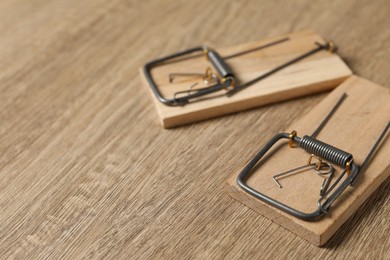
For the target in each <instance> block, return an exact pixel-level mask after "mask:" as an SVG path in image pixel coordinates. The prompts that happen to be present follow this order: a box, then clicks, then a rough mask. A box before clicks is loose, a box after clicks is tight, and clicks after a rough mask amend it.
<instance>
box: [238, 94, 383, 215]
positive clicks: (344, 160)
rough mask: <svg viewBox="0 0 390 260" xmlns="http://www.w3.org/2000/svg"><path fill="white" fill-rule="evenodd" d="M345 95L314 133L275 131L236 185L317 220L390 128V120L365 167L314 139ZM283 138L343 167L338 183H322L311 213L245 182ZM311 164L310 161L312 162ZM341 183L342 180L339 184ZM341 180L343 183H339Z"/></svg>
mask: <svg viewBox="0 0 390 260" xmlns="http://www.w3.org/2000/svg"><path fill="white" fill-rule="evenodd" d="M345 98H346V94H344V95H342V96H341V98H340V99H339V100H338V102H337V103H336V104H335V106H334V107H333V108H332V110H331V111H330V112H329V113H328V115H327V116H326V117H325V118H324V119H323V121H322V122H321V124H320V125H319V127H318V128H317V129H316V130H315V131H314V133H313V134H312V136H311V137H310V136H307V135H305V136H304V137H302V138H300V137H298V136H297V133H296V132H295V131H293V132H292V133H290V134H289V133H279V134H276V135H275V136H274V137H273V138H271V140H270V141H268V143H266V144H265V146H264V147H263V148H262V149H260V151H259V152H258V153H257V154H256V155H255V156H254V157H253V158H252V160H251V161H250V162H249V163H248V164H247V165H246V166H245V167H244V169H243V170H242V171H241V173H240V174H239V175H238V177H237V184H238V186H239V187H241V188H242V189H243V190H244V191H246V192H247V193H248V194H250V195H252V196H254V197H256V198H258V199H260V200H262V201H264V202H266V203H267V204H269V205H271V206H274V207H276V208H278V209H280V210H282V211H284V212H286V213H288V214H290V215H292V216H295V217H297V218H300V219H303V220H307V221H311V220H316V219H318V218H319V217H321V216H323V215H324V214H326V213H327V212H328V211H329V208H330V206H331V205H332V203H333V202H334V201H335V200H336V199H337V198H338V197H339V196H340V195H341V194H342V193H343V192H344V190H345V189H346V188H347V187H348V186H350V185H351V184H352V183H353V182H354V181H355V180H356V178H357V177H358V176H359V175H360V174H361V173H362V172H363V171H364V170H365V169H366V168H367V166H368V163H369V161H370V159H371V158H372V156H373V155H374V153H375V151H377V149H378V147H379V144H380V143H381V142H382V141H383V139H384V138H385V136H386V134H387V132H388V131H389V128H390V122H389V123H388V124H387V126H386V127H385V128H384V130H383V131H382V133H381V134H380V136H379V137H378V139H377V141H376V142H375V144H374V146H373V147H372V148H371V149H370V151H369V153H368V155H367V157H366V159H365V160H364V162H363V164H362V166H361V167H360V168H359V166H358V165H357V164H356V163H355V162H354V161H353V156H352V154H350V153H347V152H345V151H343V150H340V149H338V148H336V147H334V146H331V145H329V144H326V143H324V142H321V141H319V140H317V139H315V138H314V136H316V135H318V133H319V132H320V131H321V129H322V128H323V127H324V126H325V124H326V123H327V122H328V121H329V119H330V117H331V116H332V115H333V114H334V113H335V112H336V110H337V109H338V108H339V106H340V105H341V103H342V102H343V101H344V100H345ZM280 139H287V140H288V144H289V147H294V144H298V145H299V147H300V148H302V149H304V150H306V151H307V152H308V153H310V154H314V155H316V156H318V157H320V158H322V159H325V160H327V161H329V162H330V163H334V164H337V165H339V166H341V167H343V168H344V170H343V171H342V173H341V174H340V175H339V177H338V178H337V179H336V180H335V182H334V183H333V184H332V185H331V187H330V188H328V189H326V188H327V187H325V186H329V182H328V183H327V184H325V183H323V187H322V188H321V194H320V195H321V197H320V199H319V200H318V202H317V210H316V211H314V212H311V213H304V212H301V211H299V210H297V209H294V208H292V207H290V206H288V205H285V204H283V203H281V202H280V201H277V200H275V199H273V198H270V197H268V196H266V195H265V194H263V193H261V192H259V191H257V190H255V189H253V188H251V187H249V186H248V185H247V184H246V178H247V177H248V176H249V174H250V173H251V172H252V169H253V168H254V166H255V165H256V164H257V163H258V162H259V160H260V159H261V158H262V157H263V156H264V155H265V154H266V153H267V152H268V151H269V150H270V149H271V148H272V147H273V145H274V144H275V143H276V142H278V141H279V140H280ZM309 164H310V162H309ZM345 175H347V177H346V178H345V179H344V181H342V182H341V180H342V179H343V177H344V176H345ZM340 182H341V183H340ZM339 183H340V184H339Z"/></svg>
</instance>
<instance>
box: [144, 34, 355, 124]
mask: <svg viewBox="0 0 390 260" xmlns="http://www.w3.org/2000/svg"><path fill="white" fill-rule="evenodd" d="M284 38H288V39H289V40H288V41H285V42H282V43H279V44H277V45H274V46H272V47H268V48H265V49H262V50H259V51H256V52H252V53H249V54H246V55H243V56H239V57H236V58H232V59H229V60H227V63H228V65H229V66H230V67H231V68H232V70H233V71H234V72H235V73H236V77H237V79H238V82H247V81H249V80H251V79H253V78H256V77H257V76H259V75H262V74H264V73H266V72H267V71H269V70H270V69H272V68H274V67H276V66H278V65H280V64H283V63H285V62H287V61H289V60H291V59H293V58H295V57H298V56H299V55H301V54H303V53H305V52H307V51H309V50H312V49H313V48H315V47H316V45H315V42H322V43H323V42H324V40H323V39H322V38H321V36H320V35H318V34H317V33H314V32H313V31H304V32H298V33H292V34H288V35H285V36H279V37H272V38H269V39H266V40H262V41H257V42H252V43H247V44H241V45H238V46H235V47H229V48H221V49H218V52H219V53H220V54H221V56H222V57H224V56H228V55H231V54H233V53H238V52H242V51H244V50H250V49H253V48H255V47H257V46H263V45H266V44H269V43H272V42H275V41H277V40H280V39H284ZM208 66H211V65H210V64H208V62H207V61H206V60H205V59H204V57H199V58H194V59H188V60H184V61H180V62H175V63H170V64H167V65H164V66H160V67H156V68H154V69H152V76H153V78H154V79H155V81H156V84H157V86H159V89H160V90H161V92H162V94H163V96H165V97H169V98H171V97H173V95H174V93H175V92H176V91H181V90H186V89H188V88H189V86H191V85H193V84H194V83H196V82H197V81H198V79H190V80H188V79H186V80H179V81H178V82H174V83H170V82H169V80H168V78H169V77H168V76H169V74H170V73H173V72H175V73H177V72H179V73H182V72H198V73H203V72H204V71H205V68H206V67H208ZM140 74H141V78H142V80H143V84H144V86H145V87H147V88H148V89H149V90H151V89H150V87H149V85H148V83H147V82H146V79H145V76H144V74H143V71H142V69H141V70H140ZM350 75H351V70H350V69H349V68H348V67H347V66H346V65H345V63H344V62H343V61H342V60H341V59H340V57H339V56H338V55H337V54H331V53H329V52H327V51H322V52H319V53H316V54H315V55H313V56H310V57H308V58H305V59H304V60H302V61H300V62H298V63H296V64H293V65H292V66H289V67H287V68H285V69H283V70H281V71H279V72H278V73H276V74H274V75H272V76H271V77H269V78H266V79H264V80H262V81H260V82H258V83H256V84H254V85H252V86H250V87H249V88H247V89H245V90H243V91H240V92H239V93H237V94H235V95H233V96H232V97H226V96H223V95H222V96H221V94H223V92H221V93H218V94H217V95H219V96H218V97H215V98H212V99H207V100H201V101H200V102H194V103H191V104H187V105H185V106H182V107H177V106H175V107H172V106H166V105H164V104H162V103H161V102H159V101H158V99H157V98H156V97H155V95H154V94H153V92H152V91H150V92H151V95H152V99H153V101H154V103H155V105H156V108H157V111H158V115H159V118H160V120H161V124H162V125H163V127H165V128H170V127H174V126H178V125H182V124H187V123H191V122H196V121H199V120H203V119H207V118H212V117H217V116H221V115H224V114H228V113H233V112H237V111H241V110H245V109H249V108H253V107H257V106H261V105H266V104H270V103H275V102H279V101H282V100H287V99H292V98H296V97H300V96H305V95H309V94H313V93H317V92H321V91H325V90H330V89H332V88H334V87H335V86H337V85H339V84H340V83H341V82H343V81H344V80H345V79H346V78H347V77H348V76H350Z"/></svg>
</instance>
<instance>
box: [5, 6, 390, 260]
mask: <svg viewBox="0 0 390 260" xmlns="http://www.w3.org/2000/svg"><path fill="white" fill-rule="evenodd" d="M274 2H275V1H261V2H260V1H259V2H256V1H240V2H239V1H237V2H232V1H180V2H179V1H173V0H172V1H124V0H112V1H106V0H96V1H91V0H88V1H76V0H55V1H45V0H28V1H27V0H14V1H12V0H3V1H1V2H0V90H1V92H0V93H1V94H0V95H1V96H0V169H1V170H0V176H1V179H0V205H1V210H0V256H1V258H3V259H12V258H20V259H26V258H28V259H37V258H52V259H59V258H68V259H74V258H82V257H84V258H105V259H106V258H112V259H117V258H122V259H128V258H132V259H145V258H151V259H155V258H156V257H161V258H167V259H171V258H177V259H186V258H201V259H205V258H210V259H214V258H237V259H238V258H240V259H242V258H254V259H263V258H275V257H277V258H300V259H302V258H323V257H326V258H334V257H338V258H344V259H353V258H371V259H381V258H387V259H389V258H390V238H389V234H390V224H389V223H390V205H389V204H390V196H389V194H390V182H389V180H387V181H386V182H385V183H384V184H383V185H382V186H381V187H380V188H379V190H378V191H377V192H375V194H374V195H373V196H372V197H371V198H370V199H369V200H368V201H367V202H366V203H365V204H364V206H362V207H361V210H360V211H359V212H358V213H357V214H355V215H354V216H353V217H352V218H351V219H350V220H349V221H347V223H346V224H345V225H344V226H343V227H342V228H341V229H340V230H339V232H338V233H337V234H336V235H335V236H334V237H333V239H332V240H331V241H330V243H328V244H327V245H326V246H325V247H323V248H317V247H315V246H313V245H311V244H309V243H308V242H306V241H304V240H302V239H300V238H298V237H297V236H295V235H294V234H292V233H290V232H288V231H286V230H285V229H283V228H281V227H280V226H278V225H277V224H274V223H273V222H272V221H270V220H268V219H266V218H264V217H262V216H261V215H259V214H257V213H256V212H254V211H252V210H250V209H248V208H247V207H245V206H243V205H242V204H240V203H238V202H236V201H234V200H233V199H231V198H230V197H229V196H228V195H227V193H226V192H225V187H224V184H223V182H224V181H225V179H226V178H227V177H228V176H229V175H230V174H231V173H232V172H238V171H239V170H240V169H241V168H242V167H243V165H244V164H245V163H246V162H247V161H248V159H249V158H250V156H251V155H253V154H254V153H255V152H256V151H257V150H258V148H259V146H260V145H261V144H262V143H263V142H264V141H265V140H267V138H269V137H270V136H272V135H273V134H274V133H275V132H277V131H279V130H281V129H283V128H284V127H286V126H288V125H289V124H290V123H291V122H293V121H294V120H296V119H297V118H299V117H300V116H301V115H302V114H304V113H306V112H308V111H310V109H311V108H312V107H313V106H314V105H315V104H316V103H317V102H318V101H320V100H321V99H322V98H324V97H325V94H321V95H316V96H312V97H307V98H302V99H296V100H293V101H289V102H284V103H280V104H276V105H273V106H267V107H263V108H258V109H253V110H250V111H246V112H242V113H238V114H234V115H229V116H224V117H221V118H218V119H213V120H209V121H204V122H201V123H197V124H193V125H188V126H184V127H180V128H176V129H172V130H163V129H162V128H161V126H160V124H159V122H158V119H157V115H156V112H155V108H154V106H153V103H152V101H151V99H150V97H149V93H147V92H146V91H145V89H144V88H143V87H142V86H141V82H140V78H139V76H138V68H139V67H140V66H141V65H142V64H143V63H144V62H146V61H147V60H150V59H152V58H154V57H157V56H161V55H163V54H168V53H171V52H174V51H177V50H182V49H185V48H188V47H192V46H196V45H199V44H201V43H205V44H209V45H210V46H218V47H223V46H231V45H235V44H239V43H243V42H247V41H254V40H258V39H261V38H264V37H267V36H276V35H279V34H285V33H288V32H290V31H300V30H304V29H308V28H311V29H314V30H316V31H318V32H319V33H320V34H322V35H323V36H324V37H328V38H331V39H333V40H334V41H335V42H336V43H337V44H338V45H339V46H340V51H339V53H340V55H341V56H342V57H343V58H344V59H345V60H346V62H347V63H348V64H349V65H350V67H351V68H352V70H354V72H355V73H356V74H358V75H360V76H363V77H365V78H368V79H370V80H372V81H374V82H376V83H378V84H381V85H385V86H388V87H389V82H390V74H389V70H390V63H389V61H390V44H389V42H390V30H389V29H388V28H389V25H390V16H389V15H388V11H389V9H390V4H389V3H390V2H388V1H386V0H383V1H375V2H372V3H368V2H366V1H333V2H329V1H317V3H314V1H285V2H278V3H276V2H275V3H274Z"/></svg>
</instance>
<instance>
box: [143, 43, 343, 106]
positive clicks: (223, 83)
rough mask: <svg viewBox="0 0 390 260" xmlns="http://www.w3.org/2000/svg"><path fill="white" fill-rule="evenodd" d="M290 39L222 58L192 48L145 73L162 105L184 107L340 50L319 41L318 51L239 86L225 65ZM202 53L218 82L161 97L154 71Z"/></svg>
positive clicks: (156, 63) (149, 66)
mask: <svg viewBox="0 0 390 260" xmlns="http://www.w3.org/2000/svg"><path fill="white" fill-rule="evenodd" d="M288 40H290V38H283V39H279V40H276V41H274V42H270V43H268V44H264V45H261V46H257V47H255V48H253V49H250V50H245V51H242V52H238V53H234V54H231V55H229V56H226V57H221V56H220V55H219V54H218V53H217V52H216V51H215V50H212V49H210V48H208V47H207V46H201V47H196V48H192V49H189V50H186V51H182V52H178V53H175V54H172V55H169V56H166V57H163V58H160V59H157V60H154V61H151V62H148V63H146V64H145V66H144V74H145V77H146V80H147V81H148V83H149V86H150V87H151V89H152V91H153V93H154V94H155V96H156V97H157V99H158V100H159V101H160V102H161V103H163V104H165V105H168V106H183V105H185V104H188V103H190V102H192V101H194V99H196V98H199V97H202V96H205V95H209V94H212V93H215V92H218V91H221V90H225V93H224V95H226V96H232V95H234V94H235V93H237V92H238V91H240V90H243V89H245V88H247V87H249V86H251V85H253V84H255V83H257V82H259V81H261V80H263V79H265V78H267V77H269V76H271V75H273V74H275V73H277V72H278V71H280V70H282V69H284V68H286V67H288V66H290V65H292V64H294V63H297V62H299V61H301V60H303V59H305V58H307V57H309V56H311V55H313V54H315V53H317V52H319V51H321V50H327V51H329V52H331V53H333V52H334V51H336V49H337V48H336V46H335V44H334V43H333V42H331V41H329V42H327V43H325V44H320V43H317V42H315V44H316V45H317V47H316V48H314V49H312V50H310V51H308V52H306V53H303V54H301V55H299V56H298V57H296V58H293V59H292V60H290V61H287V62H285V63H283V64H281V65H279V66H277V67H275V68H273V69H271V70H270V71H268V72H266V73H264V74H262V75H260V76H258V77H256V78H254V79H252V80H250V81H248V82H244V83H241V84H237V82H236V77H235V74H234V72H233V71H232V70H231V68H230V67H229V66H228V64H226V62H225V61H226V60H228V59H233V58H236V57H238V56H242V55H246V54H248V53H251V52H254V51H258V50H260V49H265V48H268V47H271V46H274V45H277V44H281V43H283V42H286V41H288ZM199 53H200V54H201V55H204V56H205V57H206V58H207V60H208V61H210V63H211V64H212V66H213V67H214V69H215V70H216V72H217V74H218V75H215V74H213V75H212V76H213V78H214V79H216V83H214V84H211V85H210V83H212V82H213V81H210V82H207V83H208V84H207V86H206V87H203V88H197V89H192V90H191V91H179V92H178V93H175V94H174V97H173V98H170V99H169V98H165V97H164V96H163V95H162V94H161V92H160V91H159V89H158V87H157V85H156V83H155V81H154V79H153V78H152V75H151V70H152V69H153V68H155V67H157V66H160V65H164V64H167V63H171V62H177V61H181V60H183V59H191V58H195V57H199ZM188 55H190V56H189V57H187V56H188ZM176 76H190V77H194V76H195V77H200V78H209V77H210V74H207V73H206V74H199V73H171V74H170V76H169V79H170V81H172V80H173V78H174V77H176ZM183 93H186V94H187V95H185V96H181V97H177V96H178V95H179V94H183ZM218 96H220V95H218ZM199 100H200V99H198V100H197V101H199Z"/></svg>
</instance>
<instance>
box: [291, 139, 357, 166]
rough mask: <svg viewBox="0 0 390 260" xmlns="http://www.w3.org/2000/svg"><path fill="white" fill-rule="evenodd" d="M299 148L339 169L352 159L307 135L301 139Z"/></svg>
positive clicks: (346, 154) (345, 153) (348, 155)
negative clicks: (337, 166)
mask: <svg viewBox="0 0 390 260" xmlns="http://www.w3.org/2000/svg"><path fill="white" fill-rule="evenodd" d="M299 146H300V147H301V148H302V149H304V150H306V151H307V152H308V153H311V154H314V155H316V156H318V157H320V158H322V159H325V160H327V161H329V162H332V163H335V164H337V165H339V166H341V167H345V165H346V164H347V162H348V161H350V160H351V159H352V154H350V153H347V152H344V151H343V150H340V149H338V148H336V147H334V146H331V145H329V144H326V143H323V142H321V141H318V140H317V139H314V138H312V137H310V136H307V135H305V136H304V137H302V138H301V141H300V143H299Z"/></svg>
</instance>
